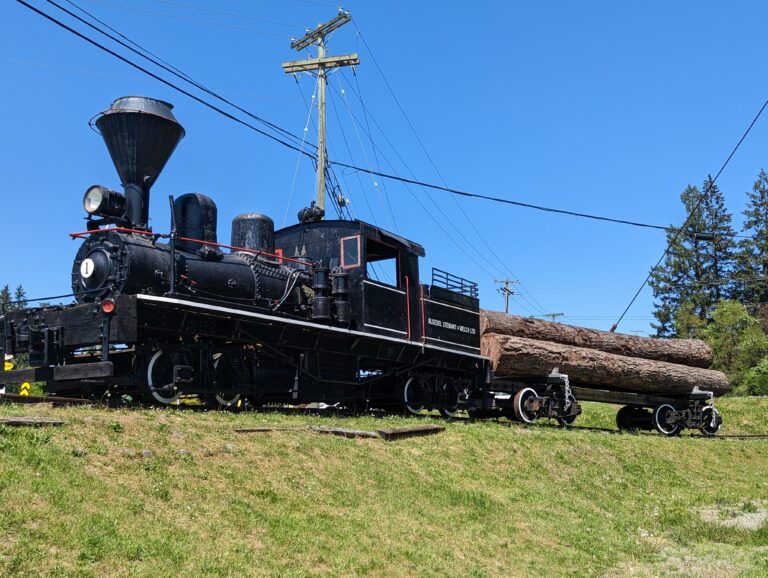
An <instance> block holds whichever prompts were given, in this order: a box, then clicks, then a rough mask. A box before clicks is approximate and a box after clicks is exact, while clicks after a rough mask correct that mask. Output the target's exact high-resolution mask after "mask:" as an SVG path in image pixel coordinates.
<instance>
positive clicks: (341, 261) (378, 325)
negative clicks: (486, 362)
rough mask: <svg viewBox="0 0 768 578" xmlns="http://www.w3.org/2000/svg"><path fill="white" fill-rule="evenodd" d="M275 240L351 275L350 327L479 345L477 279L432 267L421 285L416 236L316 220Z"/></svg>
mask: <svg viewBox="0 0 768 578" xmlns="http://www.w3.org/2000/svg"><path fill="white" fill-rule="evenodd" d="M275 247H276V253H277V254H278V255H280V256H282V257H290V258H293V259H309V260H311V261H314V262H315V263H318V264H319V265H320V266H321V267H324V268H328V269H329V270H330V272H331V275H333V274H334V272H335V273H342V274H347V275H348V276H349V292H348V297H347V298H348V300H349V302H350V321H349V327H350V329H354V330H358V331H364V332H366V333H373V334H377V335H382V336H386V337H389V338H395V339H402V340H407V341H417V342H422V343H430V344H432V345H437V346H443V347H448V348H451V349H460V350H466V351H471V352H477V351H479V346H480V342H479V341H480V336H479V299H478V294H477V284H476V283H473V282H471V281H467V280H465V279H462V278H460V277H456V276H454V275H450V274H448V273H445V272H443V271H440V270H437V269H435V270H433V274H432V283H431V284H429V285H427V284H422V283H421V280H420V277H419V257H424V255H425V252H424V248H423V247H422V246H421V245H419V244H418V243H415V242H413V241H410V240H408V239H405V238H403V237H401V236H399V235H396V234H394V233H391V232H389V231H386V230H384V229H381V228H379V227H376V226H374V225H371V224H368V223H365V222H363V221H315V222H311V223H299V224H297V225H293V226H291V227H287V228H285V229H281V230H279V231H277V232H276V233H275Z"/></svg>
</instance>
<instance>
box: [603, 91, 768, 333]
mask: <svg viewBox="0 0 768 578" xmlns="http://www.w3.org/2000/svg"><path fill="white" fill-rule="evenodd" d="M766 107H768V99H767V100H766V101H765V102H764V103H763V106H761V107H760V110H759V111H757V114H756V115H755V118H753V119H752V122H751V123H749V126H748V127H747V130H745V131H744V134H742V135H741V138H740V139H739V142H737V143H736V146H735V147H733V149H732V150H731V154H729V155H728V158H727V159H725V162H724V163H723V164H722V166H721V167H720V170H719V171H717V174H716V175H715V178H714V179H712V180H711V181H710V183H709V188H710V189H711V187H714V185H715V183H716V182H717V179H718V178H720V175H721V174H723V171H724V170H725V167H727V166H728V163H730V162H731V159H732V158H733V155H735V154H736V151H737V150H739V147H741V143H743V142H744V140H745V139H746V138H747V135H748V134H749V133H750V132H751V131H752V127H754V126H755V124H756V123H757V121H758V119H759V118H760V117H761V116H762V114H763V111H764V110H765V109H766ZM708 195H709V190H706V189H705V190H704V191H703V192H702V194H701V195H700V196H699V200H698V201H697V203H696V205H695V206H694V207H693V210H691V212H690V213H689V215H688V217H687V218H686V219H685V222H684V223H683V226H682V227H680V229H678V231H677V233H675V236H674V237H673V238H672V240H671V241H669V242H668V243H667V246H666V248H665V249H664V252H663V253H662V254H661V257H659V260H658V261H656V264H655V265H654V266H653V268H652V269H651V271H650V272H649V273H648V275H647V276H646V278H645V280H644V281H643V282H642V284H641V285H640V287H639V288H638V290H637V291H636V292H635V294H634V295H633V296H632V299H630V300H629V304H628V305H627V306H626V308H625V309H624V311H623V312H622V313H621V315H620V316H619V318H618V319H617V320H616V323H614V324H613V326H612V327H611V331H616V328H617V327H618V326H619V323H621V320H622V319H624V316H625V315H626V314H627V312H628V311H629V310H630V308H631V307H632V305H634V303H635V301H636V300H637V298H638V296H639V295H640V293H641V292H642V290H643V289H645V286H646V285H647V284H648V281H650V280H651V277H652V276H653V274H654V273H655V272H656V269H658V268H659V265H661V262H662V261H663V260H664V259H665V258H666V256H667V255H668V254H669V251H670V249H671V248H672V246H673V245H674V244H675V243H676V242H677V239H678V238H679V237H680V234H681V233H682V232H683V230H685V228H686V227H687V226H688V223H690V222H691V220H692V219H693V217H694V215H695V214H696V212H697V211H698V210H699V207H700V206H701V204H702V203H703V202H704V199H706V198H707V196H708Z"/></svg>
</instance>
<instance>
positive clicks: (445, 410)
mask: <svg viewBox="0 0 768 578" xmlns="http://www.w3.org/2000/svg"><path fill="white" fill-rule="evenodd" d="M439 411H440V415H441V416H443V417H454V416H455V415H456V414H457V413H459V408H458V407H456V406H453V407H441V408H440V410H439Z"/></svg>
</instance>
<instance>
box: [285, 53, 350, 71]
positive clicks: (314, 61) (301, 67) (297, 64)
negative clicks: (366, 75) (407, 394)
mask: <svg viewBox="0 0 768 578" xmlns="http://www.w3.org/2000/svg"><path fill="white" fill-rule="evenodd" d="M358 64H360V59H359V58H358V56H357V53H354V54H342V55H339V56H326V57H325V58H307V59H305V60H292V61H289V62H283V65H282V66H283V71H285V73H286V74H293V73H296V72H304V71H307V70H318V69H320V68H337V67H339V66H357V65H358Z"/></svg>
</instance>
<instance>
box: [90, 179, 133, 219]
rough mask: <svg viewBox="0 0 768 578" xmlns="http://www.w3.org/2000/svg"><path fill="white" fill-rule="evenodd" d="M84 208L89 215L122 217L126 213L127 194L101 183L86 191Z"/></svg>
mask: <svg viewBox="0 0 768 578" xmlns="http://www.w3.org/2000/svg"><path fill="white" fill-rule="evenodd" d="M83 208H84V209H85V212H86V213H88V214H89V215H98V216H100V217H122V216H123V213H125V195H123V194H122V193H118V192H117V191H113V190H112V189H108V188H107V187H102V186H101V185H93V186H92V187H89V188H88V190H87V191H85V196H84V197H83Z"/></svg>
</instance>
